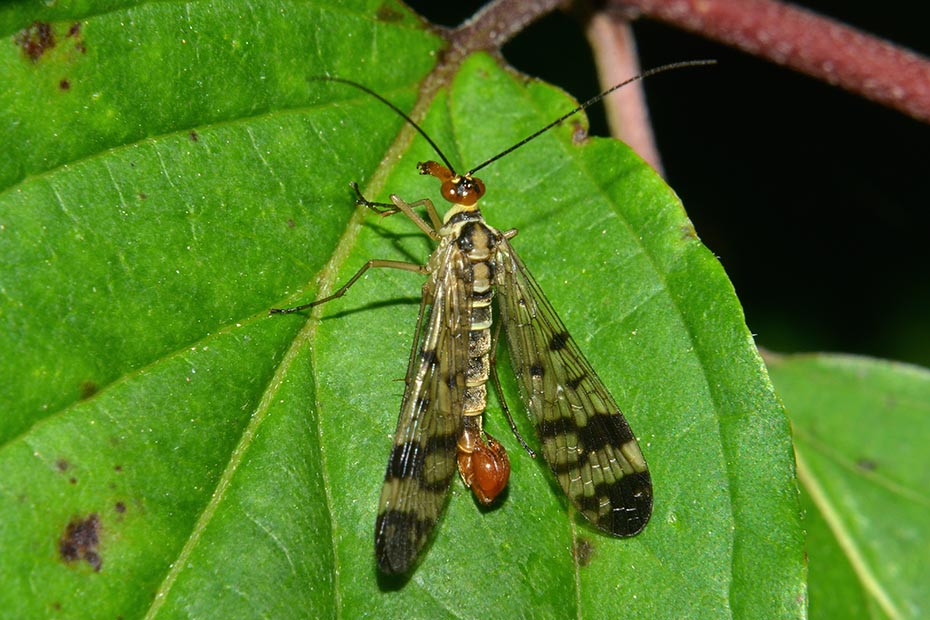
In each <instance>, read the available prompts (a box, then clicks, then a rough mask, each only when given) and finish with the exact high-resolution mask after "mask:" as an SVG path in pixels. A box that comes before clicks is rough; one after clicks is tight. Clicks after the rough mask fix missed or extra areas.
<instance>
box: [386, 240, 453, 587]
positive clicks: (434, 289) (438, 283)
mask: <svg viewBox="0 0 930 620" xmlns="http://www.w3.org/2000/svg"><path fill="white" fill-rule="evenodd" d="M436 251H437V252H442V253H444V254H445V255H444V256H438V257H437V256H434V257H433V259H431V261H430V262H431V264H435V265H437V266H438V268H437V269H436V270H435V271H434V272H433V274H432V276H431V280H430V281H429V282H428V283H427V284H426V286H425V287H424V300H423V305H422V307H421V313H420V321H419V322H418V328H419V329H418V334H417V338H416V340H415V341H414V343H413V350H412V351H411V358H410V366H409V368H408V371H407V388H406V391H405V392H404V399H403V403H402V404H401V410H400V418H399V419H398V420H397V430H396V431H395V432H394V445H393V448H392V449H391V456H390V458H389V459H388V464H387V471H386V472H385V474H384V486H383V487H382V489H381V502H380V504H379V506H378V520H377V522H376V524H375V556H376V558H377V561H378V566H379V568H380V569H381V571H382V572H385V573H403V572H406V571H407V570H409V569H410V567H411V566H413V564H414V562H415V561H416V558H417V556H418V554H419V552H420V549H422V548H423V545H424V544H426V542H427V540H428V539H429V535H430V532H431V531H432V530H433V527H434V526H435V525H436V522H437V521H438V520H439V516H440V514H441V512H442V509H443V507H444V506H445V502H446V497H447V495H448V490H449V483H450V482H451V481H452V477H453V476H454V474H455V471H456V467H457V466H456V444H457V442H458V439H459V436H460V435H461V434H462V428H463V424H464V418H463V410H464V405H463V393H464V391H465V371H466V368H467V366H468V331H469V322H470V312H469V305H468V301H469V297H470V296H471V282H470V278H466V277H465V271H466V266H467V259H466V257H465V256H464V255H463V254H462V253H461V251H459V249H458V247H457V246H455V245H454V244H449V245H441V246H440V247H439V248H438V249H437V250H436ZM424 315H425V316H424Z"/></svg>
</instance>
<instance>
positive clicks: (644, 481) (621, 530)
mask: <svg viewBox="0 0 930 620" xmlns="http://www.w3.org/2000/svg"><path fill="white" fill-rule="evenodd" d="M604 497H606V498H607V499H608V501H609V503H610V510H609V511H608V512H607V514H605V515H601V516H599V517H596V518H597V522H596V523H595V525H596V526H597V527H599V528H600V529H602V530H604V531H605V532H609V533H611V534H613V535H614V536H624V537H625V536H634V535H636V534H638V533H639V532H640V531H641V530H642V529H643V528H644V527H646V523H648V522H649V517H650V516H651V515H652V479H651V478H650V477H649V472H641V473H635V474H628V475H626V476H624V477H623V478H621V479H620V480H617V481H615V482H612V483H602V484H599V485H597V486H596V487H594V496H593V497H583V498H580V499H579V501H578V507H579V508H580V509H581V511H582V512H583V513H585V512H587V513H593V514H597V512H598V510H599V505H600V499H601V498H604Z"/></svg>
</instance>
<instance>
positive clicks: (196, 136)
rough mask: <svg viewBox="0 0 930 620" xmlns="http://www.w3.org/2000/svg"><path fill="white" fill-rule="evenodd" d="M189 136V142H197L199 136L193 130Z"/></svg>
mask: <svg viewBox="0 0 930 620" xmlns="http://www.w3.org/2000/svg"><path fill="white" fill-rule="evenodd" d="M189 135H190V139H191V142H197V141H198V140H200V136H199V135H197V132H196V131H194V130H191V132H190V134H189Z"/></svg>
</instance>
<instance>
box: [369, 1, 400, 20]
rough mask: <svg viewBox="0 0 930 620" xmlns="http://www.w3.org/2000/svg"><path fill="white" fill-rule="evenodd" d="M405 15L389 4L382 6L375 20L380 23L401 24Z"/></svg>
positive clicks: (376, 13)
mask: <svg viewBox="0 0 930 620" xmlns="http://www.w3.org/2000/svg"><path fill="white" fill-rule="evenodd" d="M403 18H404V14H403V13H401V12H400V11H398V10H397V9H395V8H394V7H393V6H390V5H388V4H382V5H381V6H379V7H378V10H377V11H376V12H375V19H377V20H378V21H380V22H399V21H400V20H402V19H403Z"/></svg>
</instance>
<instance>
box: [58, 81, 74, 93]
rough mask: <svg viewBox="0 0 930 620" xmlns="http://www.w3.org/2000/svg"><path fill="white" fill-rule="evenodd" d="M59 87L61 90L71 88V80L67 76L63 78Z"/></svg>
mask: <svg viewBox="0 0 930 620" xmlns="http://www.w3.org/2000/svg"><path fill="white" fill-rule="evenodd" d="M58 88H60V89H61V90H71V81H70V80H69V79H67V78H63V79H62V80H61V81H60V82H58Z"/></svg>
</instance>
